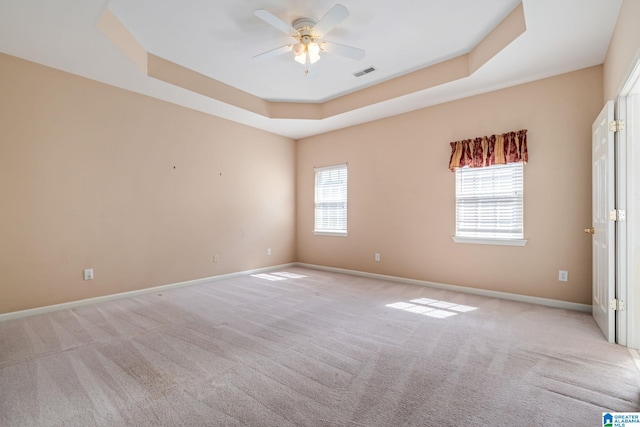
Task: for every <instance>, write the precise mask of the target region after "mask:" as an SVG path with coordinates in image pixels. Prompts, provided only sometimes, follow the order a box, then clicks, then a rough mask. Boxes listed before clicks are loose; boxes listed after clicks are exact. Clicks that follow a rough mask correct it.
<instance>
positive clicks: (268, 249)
mask: <svg viewBox="0 0 640 427" xmlns="http://www.w3.org/2000/svg"><path fill="white" fill-rule="evenodd" d="M267 255H269V256H270V255H271V248H267Z"/></svg>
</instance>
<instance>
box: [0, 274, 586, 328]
mask: <svg viewBox="0 0 640 427" xmlns="http://www.w3.org/2000/svg"><path fill="white" fill-rule="evenodd" d="M296 266H297V267H304V268H310V269H315V270H325V271H331V272H334V273H342V274H350V275H352V276H362V277H368V278H372V279H381V280H388V281H392V282H400V283H409V284H413V285H420V286H427V287H431V288H437V289H444V290H449V291H456V292H463V293H468V294H474V295H481V296H486V297H491V298H501V299H506V300H511V301H519V302H526V303H531V304H538V305H544V306H548V307H555V308H565V309H569V310H575V311H582V312H585V313H591V306H590V305H587V304H578V303H574V302H567V301H560V300H554V299H548V298H539V297H532V296H527V295H518V294H511V293H508V292H498V291H490V290H486V289H476V288H468V287H465V286H457V285H447V284H443V283H436V282H428V281H425V280H416V279H407V278H404V277H397V276H387V275H384V274H375V273H367V272H364V271H357V270H347V269H344V268H336V267H326V266H322V265H315V264H306V263H302V262H292V263H288V264H281V265H272V266H269V267H263V268H257V269H253V270H245V271H238V272H235V273H228V274H221V275H218V276H211V277H204V278H202V279H195V280H187V281H185V282H178V283H171V284H168V285H161V286H154V287H152V288H145V289H138V290H135V291H129V292H121V293H117V294H111V295H105V296H102V297H95V298H87V299H83V300H78V301H71V302H65V303H62V304H54V305H47V306H44V307H37V308H31V309H28V310H20V311H14V312H10V313H4V314H0V322H4V321H6V320H13V319H20V318H23V317H28V316H35V315H37V314H44V313H51V312H53V311H58V310H65V309H68V308H75V307H81V306H84V305H89V304H96V303H100V302H105V301H113V300H117V299H123V298H131V297H135V296H138V295H144V294H150V293H154V292H162V291H168V290H170V289H176V288H182V287H185V286H192V285H199V284H203V283H210V282H215V281H218V280H223V279H230V278H233V277H238V276H245V275H248V274H256V273H264V272H268V271H271V270H276V269H281V268H287V267H296Z"/></svg>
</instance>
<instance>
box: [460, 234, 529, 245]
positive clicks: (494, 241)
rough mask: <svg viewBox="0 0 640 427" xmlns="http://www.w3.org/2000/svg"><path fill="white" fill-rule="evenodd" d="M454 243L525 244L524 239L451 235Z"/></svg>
mask: <svg viewBox="0 0 640 427" xmlns="http://www.w3.org/2000/svg"><path fill="white" fill-rule="evenodd" d="M451 240H453V241H454V242H455V243H470V244H473V245H499V246H524V245H526V244H527V240H525V239H490V238H479V237H455V236H454V237H452V238H451Z"/></svg>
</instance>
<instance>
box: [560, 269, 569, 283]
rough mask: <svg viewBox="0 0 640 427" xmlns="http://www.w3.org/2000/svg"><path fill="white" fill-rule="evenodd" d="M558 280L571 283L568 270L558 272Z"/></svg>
mask: <svg viewBox="0 0 640 427" xmlns="http://www.w3.org/2000/svg"><path fill="white" fill-rule="evenodd" d="M558 280H559V281H560V282H568V281H569V272H568V271H567V270H560V271H558Z"/></svg>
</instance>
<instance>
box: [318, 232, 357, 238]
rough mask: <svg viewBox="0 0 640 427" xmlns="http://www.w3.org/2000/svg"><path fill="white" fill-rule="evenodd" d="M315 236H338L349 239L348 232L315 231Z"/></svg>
mask: <svg viewBox="0 0 640 427" xmlns="http://www.w3.org/2000/svg"><path fill="white" fill-rule="evenodd" d="M313 234H315V235H316V236H336V237H347V236H348V235H349V234H348V233H347V232H346V231H314V232H313Z"/></svg>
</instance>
